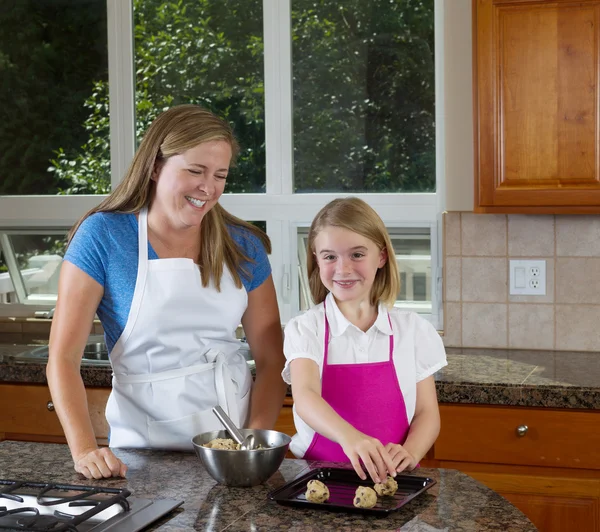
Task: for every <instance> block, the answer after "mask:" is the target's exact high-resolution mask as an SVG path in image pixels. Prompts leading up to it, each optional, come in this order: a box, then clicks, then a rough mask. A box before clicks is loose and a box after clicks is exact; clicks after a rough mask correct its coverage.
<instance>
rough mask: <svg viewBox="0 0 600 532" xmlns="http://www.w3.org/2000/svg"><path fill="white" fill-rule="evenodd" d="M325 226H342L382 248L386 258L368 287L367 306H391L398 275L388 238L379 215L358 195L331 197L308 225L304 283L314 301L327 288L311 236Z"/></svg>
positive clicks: (322, 298)
mask: <svg viewBox="0 0 600 532" xmlns="http://www.w3.org/2000/svg"><path fill="white" fill-rule="evenodd" d="M327 227H342V228H343V229H348V230H349V231H352V232H354V233H358V234H359V235H362V236H364V237H365V238H368V239H369V240H370V241H371V242H373V243H374V244H375V245H376V246H377V247H378V249H379V250H380V251H381V250H385V251H386V254H387V260H386V262H385V264H384V265H383V266H382V267H381V268H379V269H378V270H377V273H376V274H375V280H374V281H373V286H372V287H371V305H377V304H378V303H383V304H384V305H386V306H387V307H392V306H393V305H394V302H395V301H396V298H397V297H398V291H399V290H400V275H399V273H398V265H397V264H396V259H395V253H394V248H393V246H392V241H391V239H390V235H389V234H388V232H387V229H386V228H385V225H384V223H383V221H382V220H381V218H380V217H379V215H378V214H377V213H376V212H375V210H374V209H373V208H372V207H371V206H370V205H369V204H367V203H366V202H364V201H363V200H361V199H358V198H341V199H336V200H333V201H332V202H330V203H328V204H327V205H325V207H323V208H322V209H321V210H320V211H319V213H318V214H317V216H316V217H315V219H314V220H313V222H312V224H311V226H310V231H309V233H308V244H307V254H306V255H307V270H308V284H309V286H310V293H311V295H312V298H313V301H314V302H315V304H318V303H321V302H322V301H324V300H325V297H326V296H327V288H325V286H324V285H323V283H322V282H321V277H320V275H319V264H318V263H317V256H316V254H315V252H316V250H315V239H316V238H317V235H318V234H319V233H320V232H321V231H322V230H323V229H326V228H327Z"/></svg>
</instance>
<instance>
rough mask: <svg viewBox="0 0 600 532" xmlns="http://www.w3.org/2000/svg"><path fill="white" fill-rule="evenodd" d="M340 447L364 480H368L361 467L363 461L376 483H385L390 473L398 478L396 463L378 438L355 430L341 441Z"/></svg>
mask: <svg viewBox="0 0 600 532" xmlns="http://www.w3.org/2000/svg"><path fill="white" fill-rule="evenodd" d="M340 445H341V446H342V449H343V451H344V453H346V456H347V457H348V458H349V459H350V462H351V463H352V466H353V467H354V470H355V471H356V473H357V474H358V476H359V477H360V478H361V479H362V480H366V478H367V475H365V472H364V471H363V468H362V467H361V465H360V461H361V460H362V463H363V465H364V466H365V468H366V470H367V471H368V473H369V475H370V476H371V479H373V482H375V483H378V482H385V479H386V478H387V475H388V472H389V474H390V475H391V476H393V477H395V476H396V468H395V466H394V462H393V461H392V458H391V456H390V454H389V453H388V452H387V451H386V449H385V447H384V446H383V444H382V443H381V442H380V441H379V440H378V439H377V438H371V437H370V436H367V435H366V434H363V433H362V432H359V431H357V430H354V431H353V432H352V433H350V434H348V435H347V436H346V437H345V438H344V439H343V440H341V441H340Z"/></svg>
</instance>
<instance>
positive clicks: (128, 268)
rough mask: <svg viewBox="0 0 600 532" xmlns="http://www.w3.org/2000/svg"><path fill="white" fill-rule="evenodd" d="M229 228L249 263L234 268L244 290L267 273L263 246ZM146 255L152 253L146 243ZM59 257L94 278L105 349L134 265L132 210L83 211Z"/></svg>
mask: <svg viewBox="0 0 600 532" xmlns="http://www.w3.org/2000/svg"><path fill="white" fill-rule="evenodd" d="M229 232H230V234H231V236H232V237H233V239H234V241H235V242H236V244H237V245H238V246H239V247H240V248H241V249H242V251H243V252H244V253H245V254H246V256H248V257H250V258H251V259H252V260H253V261H254V262H249V263H246V264H244V269H245V270H246V271H247V272H248V276H247V277H245V276H244V275H243V274H241V272H240V277H241V279H242V284H243V286H244V288H245V289H246V291H247V292H251V291H252V290H254V289H255V288H257V287H259V286H260V285H261V284H262V283H263V282H264V281H265V280H266V279H267V278H268V277H269V275H270V274H271V265H270V264H269V259H268V257H267V253H266V251H265V248H264V246H263V244H262V242H261V241H260V239H259V238H257V237H256V236H255V235H253V234H252V233H251V232H250V231H248V230H246V229H244V228H240V227H230V228H229ZM148 259H149V260H156V259H158V255H157V254H156V252H155V251H154V249H153V248H152V246H151V245H150V242H148ZM64 260H67V261H69V262H71V263H72V264H74V265H75V266H77V267H78V268H79V269H81V270H82V271H84V272H85V273H87V274H88V275H89V276H90V277H92V278H93V279H95V280H96V281H98V282H99V283H100V284H101V285H102V286H103V287H104V295H103V296H102V300H101V301H100V305H99V306H98V310H97V314H98V317H99V318H100V321H101V323H102V326H103V327H104V332H105V336H106V344H107V346H108V350H109V352H110V351H112V348H113V346H114V345H115V343H116V342H117V340H118V339H119V337H120V336H121V333H122V332H123V330H124V329H125V325H126V324H127V318H128V316H129V309H130V308H131V301H132V300H133V292H134V289H135V282H136V278H137V270H138V221H137V218H136V216H135V214H123V213H115V212H110V213H108V212H99V213H95V214H93V215H92V216H89V217H88V218H86V219H85V221H84V222H83V223H82V224H81V225H80V226H79V228H78V229H77V233H76V234H75V236H74V237H73V239H72V240H71V243H70V244H69V247H68V249H67V252H66V254H65V257H64Z"/></svg>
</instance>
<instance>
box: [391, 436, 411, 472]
mask: <svg viewBox="0 0 600 532" xmlns="http://www.w3.org/2000/svg"><path fill="white" fill-rule="evenodd" d="M385 450H386V451H387V452H388V454H389V456H390V458H391V459H392V462H393V464H394V469H395V470H396V471H397V472H398V473H400V472H402V471H404V470H408V471H412V470H413V469H414V468H415V467H417V460H416V459H415V457H414V456H413V455H412V454H410V453H409V452H408V451H407V450H406V449H405V448H404V447H402V445H400V444H399V443H388V444H387V445H386V446H385Z"/></svg>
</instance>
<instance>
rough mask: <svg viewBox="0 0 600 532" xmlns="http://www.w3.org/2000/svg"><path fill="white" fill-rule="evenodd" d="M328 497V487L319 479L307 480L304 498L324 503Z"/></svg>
mask: <svg viewBox="0 0 600 532" xmlns="http://www.w3.org/2000/svg"><path fill="white" fill-rule="evenodd" d="M328 499H329V488H327V486H326V485H325V484H323V483H322V482H321V481H320V480H309V481H308V484H307V485H306V500H307V501H310V502H318V503H324V502H325V501H327V500H328Z"/></svg>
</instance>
